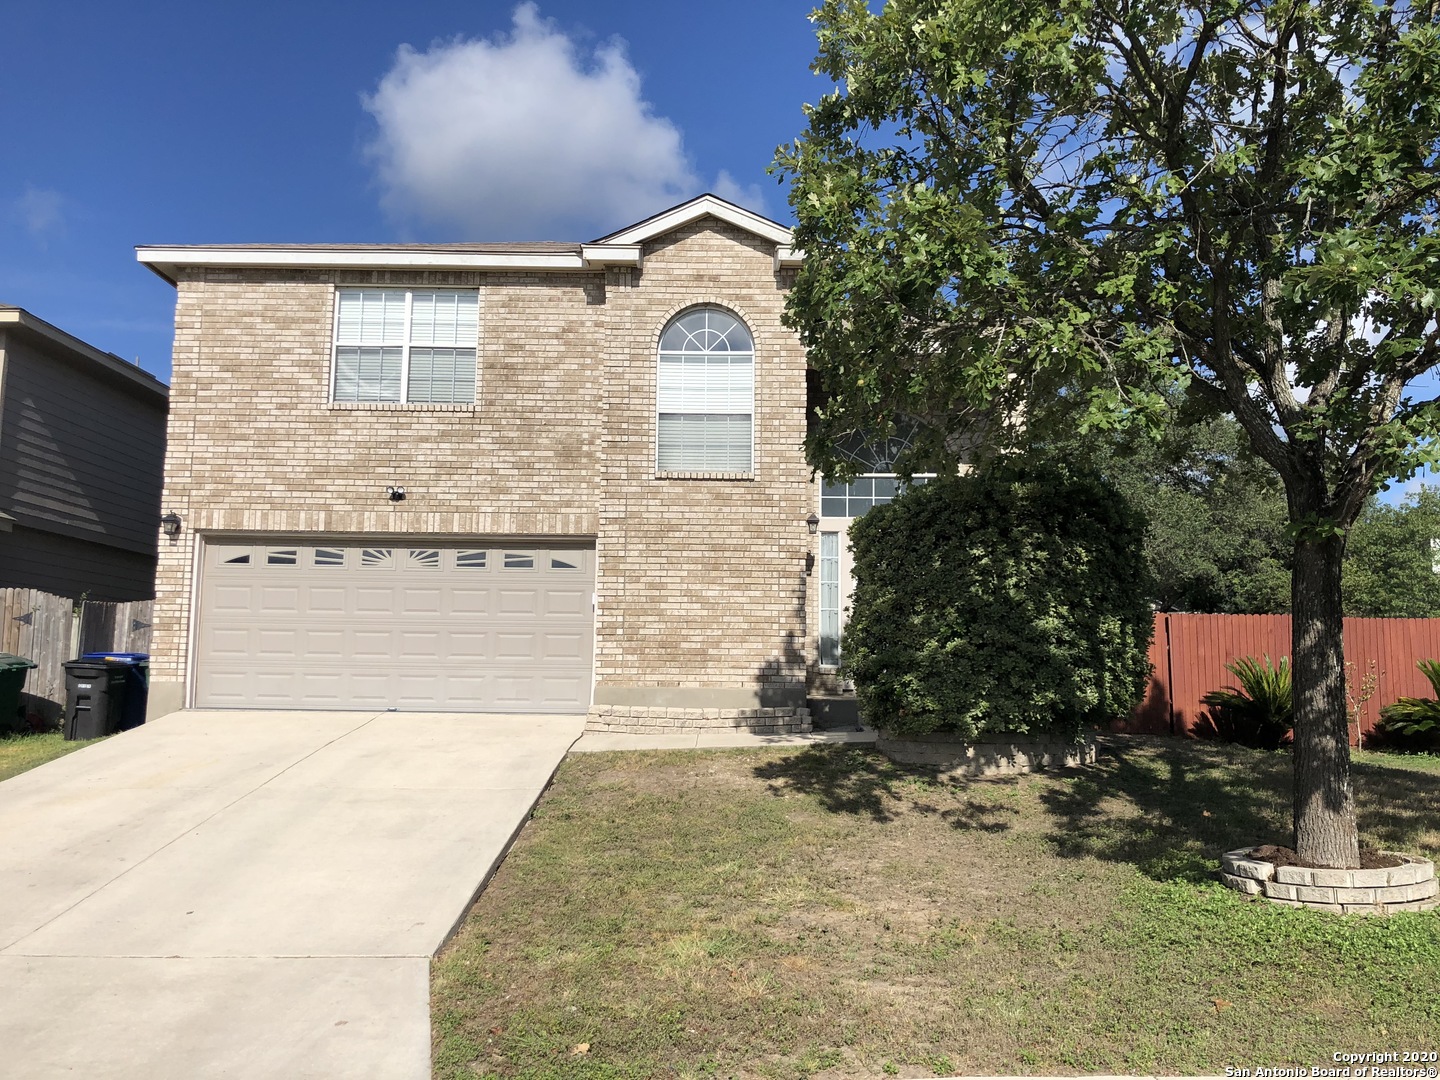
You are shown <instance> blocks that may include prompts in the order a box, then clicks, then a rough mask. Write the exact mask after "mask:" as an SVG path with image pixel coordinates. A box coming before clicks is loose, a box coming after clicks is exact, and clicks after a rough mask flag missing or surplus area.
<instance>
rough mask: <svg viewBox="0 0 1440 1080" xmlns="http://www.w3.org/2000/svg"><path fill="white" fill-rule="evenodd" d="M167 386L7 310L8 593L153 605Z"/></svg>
mask: <svg viewBox="0 0 1440 1080" xmlns="http://www.w3.org/2000/svg"><path fill="white" fill-rule="evenodd" d="M167 401H168V391H167V389H166V386H165V384H164V383H162V382H160V381H159V380H158V379H156V378H155V377H154V376H153V375H150V374H148V373H147V372H145V371H142V370H141V369H140V368H138V367H136V366H135V365H134V364H130V363H127V362H126V361H124V360H122V359H121V358H120V357H118V356H115V355H113V354H111V353H106V352H102V351H100V350H99V349H97V348H95V347H94V346H92V345H87V344H86V343H85V342H83V341H81V340H80V339H79V338H76V337H73V336H71V335H70V334H67V333H66V332H65V331H63V330H61V329H59V328H58V327H55V326H52V325H51V324H49V323H47V322H45V321H44V320H43V319H39V318H36V317H35V316H34V315H32V314H30V313H29V312H28V311H25V310H24V309H22V308H17V307H10V306H7V305H0V588H26V589H41V590H43V591H45V592H49V593H54V594H56V595H59V596H67V597H72V598H76V599H78V598H80V597H85V598H86V599H90V600H109V601H123V600H148V599H150V598H151V597H153V596H154V595H155V554H156V541H157V537H158V534H159V519H160V489H161V478H162V471H163V466H164V458H165V421H166V410H167Z"/></svg>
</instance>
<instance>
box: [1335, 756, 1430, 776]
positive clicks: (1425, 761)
mask: <svg viewBox="0 0 1440 1080" xmlns="http://www.w3.org/2000/svg"><path fill="white" fill-rule="evenodd" d="M1350 759H1351V761H1353V762H1355V763H1356V764H1360V765H1378V766H1380V767H1382V768H1387V769H1412V770H1414V771H1416V772H1428V773H1437V774H1440V754H1390V753H1376V752H1375V751H1373V750H1351V751H1350Z"/></svg>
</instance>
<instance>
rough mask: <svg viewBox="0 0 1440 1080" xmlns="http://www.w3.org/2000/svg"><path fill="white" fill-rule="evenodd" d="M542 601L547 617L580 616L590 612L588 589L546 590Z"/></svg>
mask: <svg viewBox="0 0 1440 1080" xmlns="http://www.w3.org/2000/svg"><path fill="white" fill-rule="evenodd" d="M544 599H545V614H547V615H581V614H585V613H588V612H589V610H590V590H589V589H547V590H546V591H545V594H544Z"/></svg>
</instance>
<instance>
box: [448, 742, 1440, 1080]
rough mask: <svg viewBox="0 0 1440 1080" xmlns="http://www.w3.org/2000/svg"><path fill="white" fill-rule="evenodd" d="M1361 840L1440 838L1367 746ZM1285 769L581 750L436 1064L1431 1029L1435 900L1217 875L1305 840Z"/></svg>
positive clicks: (848, 753)
mask: <svg viewBox="0 0 1440 1080" xmlns="http://www.w3.org/2000/svg"><path fill="white" fill-rule="evenodd" d="M1355 776H1356V787H1357V792H1358V797H1359V800H1360V809H1361V827H1362V831H1363V833H1364V836H1365V839H1366V841H1367V842H1369V843H1373V844H1375V845H1376V846H1380V847H1387V848H1401V849H1404V850H1406V851H1414V852H1424V853H1427V854H1430V855H1432V856H1433V855H1435V854H1437V853H1440V776H1437V775H1435V774H1434V773H1433V772H1428V771H1425V770H1423V769H1422V770H1417V769H1415V768H1414V767H1405V765H1404V764H1402V766H1401V767H1392V763H1391V762H1390V760H1389V759H1388V758H1382V756H1381V755H1368V756H1366V757H1365V758H1364V759H1363V760H1361V759H1359V758H1357V765H1356V770H1355ZM1289 801H1290V798H1289V759H1288V757H1286V756H1284V755H1281V754H1266V753H1260V752H1256V751H1249V750H1244V749H1240V748H1236V747H1227V746H1214V745H1208V746H1198V745H1195V744H1185V743H1178V742H1171V741H1168V740H1166V741H1160V740H1138V739H1137V740H1118V741H1117V742H1116V743H1115V744H1114V747H1113V749H1112V750H1111V751H1110V752H1108V753H1107V754H1106V755H1105V756H1103V757H1102V759H1101V761H1100V763H1099V764H1097V765H1096V766H1094V767H1093V768H1090V769H1086V770H1077V771H1068V772H1060V773H1052V774H1041V775H1034V776H1026V777H1013V778H1006V779H997V780H987V781H975V782H971V783H968V784H960V785H952V784H948V783H942V782H937V781H936V780H934V779H933V777H931V776H929V775H928V774H926V773H924V772H923V771H919V770H914V769H906V768H902V767H897V766H895V765H893V764H891V763H889V762H887V761H886V760H885V759H884V758H882V757H880V756H878V755H876V754H873V753H871V752H868V751H862V750H855V749H850V748H846V747H820V748H809V749H806V750H803V751H799V752H796V751H782V750H757V751H711V752H657V753H649V754H598V755H576V756H574V757H572V758H570V759H568V760H567V761H566V762H565V763H564V765H563V766H562V768H561V770H560V772H559V774H558V776H557V778H556V781H555V783H554V785H553V786H552V787H551V789H550V790H549V791H548V792H547V793H546V795H545V797H544V798H543V799H542V800H541V802H540V804H539V806H537V808H536V811H535V815H534V818H533V820H532V821H531V822H530V823H529V824H528V825H527V826H526V829H525V830H524V832H523V833H522V835H521V837H520V839H519V840H518V841H517V843H516V845H515V847H514V849H513V850H512V851H511V853H510V855H509V857H508V858H507V859H506V861H505V863H504V864H503V865H502V867H501V868H500V871H499V872H498V873H497V875H496V876H495V878H494V880H493V881H492V882H491V884H490V886H489V887H488V888H487V889H486V891H485V893H484V894H483V895H482V897H481V899H480V901H479V902H478V903H477V905H476V907H475V909H474V911H473V912H472V914H471V916H470V918H469V919H468V920H467V922H466V924H465V926H464V927H463V928H462V929H461V931H460V933H459V934H458V935H457V937H456V939H455V941H454V942H452V944H451V946H450V947H449V948H447V950H446V951H445V952H444V953H443V954H442V956H441V957H440V958H439V959H438V960H437V962H436V966H435V971H434V977H433V987H432V1006H433V1008H432V1015H433V1017H434V1021H433V1023H434V1038H435V1046H434V1051H435V1053H434V1060H435V1071H436V1075H437V1076H440V1077H462V1076H463V1077H473V1076H514V1077H534V1078H539V1077H600V1078H628V1077H634V1078H641V1077H652V1076H662V1075H664V1076H676V1077H730V1076H734V1077H777V1078H779V1077H783V1078H790V1077H794V1078H800V1077H811V1076H814V1077H821V1078H825V1080H830V1078H839V1077H851V1076H875V1077H883V1076H887V1075H903V1076H911V1077H915V1076H933V1075H947V1074H952V1073H957V1072H958V1073H971V1074H977V1073H978V1074H985V1073H1052V1072H1060V1073H1064V1072H1109V1073H1171V1074H1176V1073H1178V1074H1186V1073H1192V1074H1193V1073H1210V1074H1214V1073H1222V1072H1223V1071H1224V1068H1225V1066H1226V1065H1255V1064H1264V1065H1285V1064H1292V1065H1317V1064H1330V1063H1331V1062H1330V1054H1331V1053H1332V1052H1333V1051H1335V1050H1344V1049H1347V1048H1350V1049H1353V1048H1355V1047H1366V1048H1373V1047H1380V1046H1386V1047H1390V1046H1411V1045H1414V1046H1418V1047H1421V1048H1427V1049H1428V1048H1434V1047H1435V1045H1436V1043H1435V1032H1436V1031H1437V1030H1440V914H1437V913H1434V912H1429V913H1424V914H1408V915H1399V916H1394V917H1391V918H1388V919H1375V918H1365V917H1361V916H1350V917H1345V918H1339V917H1334V916H1328V915H1322V914H1319V913H1316V912H1309V911H1301V910H1291V909H1286V908H1280V907H1275V906H1272V905H1269V904H1267V903H1264V902H1256V901H1251V900H1248V899H1246V898H1244V897H1242V896H1240V895H1238V894H1236V893H1233V892H1230V891H1229V890H1227V889H1224V888H1222V887H1221V886H1219V885H1218V884H1216V883H1215V882H1214V880H1213V872H1214V869H1215V865H1216V860H1217V858H1218V855H1219V854H1220V852H1222V851H1224V850H1227V849H1228V848H1232V847H1239V846H1242V845H1245V844H1252V843H1256V842H1261V841H1276V840H1280V841H1285V840H1288V822H1287V817H1288V812H1289Z"/></svg>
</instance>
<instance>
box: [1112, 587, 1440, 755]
mask: <svg viewBox="0 0 1440 1080" xmlns="http://www.w3.org/2000/svg"><path fill="white" fill-rule="evenodd" d="M1244 656H1254V657H1256V658H1260V657H1264V656H1269V657H1270V659H1271V661H1272V662H1274V661H1278V660H1279V659H1280V657H1282V656H1283V657H1286V658H1289V657H1290V616H1288V615H1165V614H1157V615H1156V616H1155V637H1154V639H1153V640H1152V641H1151V643H1150V663H1151V665H1152V667H1153V669H1154V670H1153V672H1152V674H1151V676H1150V687H1149V690H1148V691H1147V692H1146V694H1145V700H1144V701H1142V702H1141V703H1140V707H1139V708H1137V709H1136V710H1135V712H1134V713H1132V714H1131V715H1130V717H1129V718H1128V719H1127V720H1124V721H1121V722H1120V723H1119V724H1117V725H1116V728H1117V730H1120V731H1135V732H1151V733H1156V734H1175V735H1188V734H1189V733H1190V729H1191V727H1192V726H1193V725H1194V723H1195V722H1196V721H1197V720H1198V719H1199V718H1200V716H1201V714H1202V713H1203V712H1204V710H1205V707H1204V706H1203V705H1202V704H1201V703H1200V699H1201V698H1202V697H1203V696H1204V695H1205V694H1207V693H1209V692H1210V691H1211V690H1218V689H1220V688H1221V687H1222V686H1233V685H1235V683H1236V681H1237V680H1236V679H1235V676H1234V675H1232V674H1231V673H1230V672H1229V671H1227V670H1226V668H1225V665H1226V664H1227V663H1230V662H1231V661H1233V660H1236V659H1238V658H1240V657H1244ZM1425 659H1440V619H1346V620H1345V671H1346V675H1347V690H1348V693H1349V696H1350V700H1351V702H1352V715H1353V714H1355V713H1358V715H1359V725H1358V729H1359V732H1360V733H1362V734H1368V733H1369V732H1370V731H1371V730H1372V729H1373V728H1374V727H1375V721H1376V720H1377V719H1378V718H1379V715H1380V709H1381V708H1383V707H1384V706H1386V705H1389V704H1390V703H1392V702H1393V701H1395V699H1396V698H1399V697H1401V696H1408V697H1430V696H1432V695H1433V693H1434V691H1433V690H1432V689H1431V687H1430V683H1429V682H1428V681H1427V680H1426V679H1425V676H1424V675H1422V674H1420V672H1419V670H1418V669H1417V668H1416V667H1415V661H1417V660H1425ZM1367 692H1368V697H1367ZM1356 733H1357V732H1356V726H1355V724H1354V721H1353V719H1352V725H1351V729H1350V740H1351V742H1352V743H1353V742H1355V740H1356Z"/></svg>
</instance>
